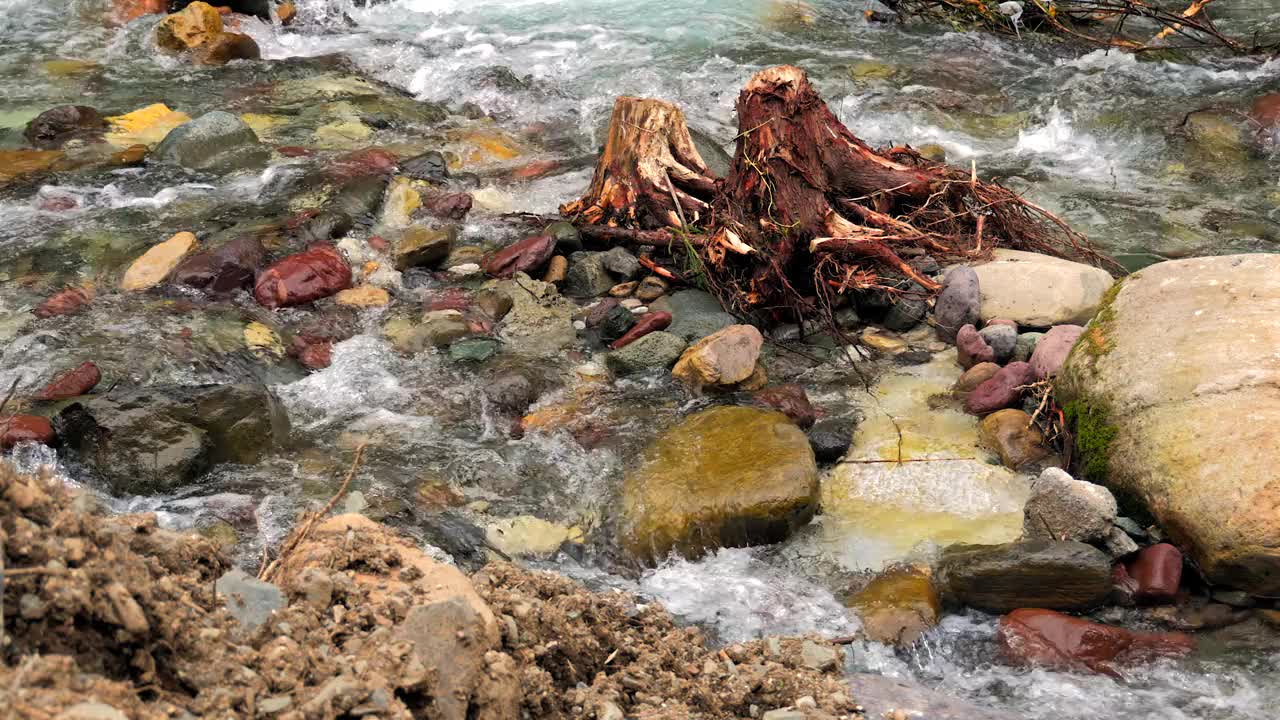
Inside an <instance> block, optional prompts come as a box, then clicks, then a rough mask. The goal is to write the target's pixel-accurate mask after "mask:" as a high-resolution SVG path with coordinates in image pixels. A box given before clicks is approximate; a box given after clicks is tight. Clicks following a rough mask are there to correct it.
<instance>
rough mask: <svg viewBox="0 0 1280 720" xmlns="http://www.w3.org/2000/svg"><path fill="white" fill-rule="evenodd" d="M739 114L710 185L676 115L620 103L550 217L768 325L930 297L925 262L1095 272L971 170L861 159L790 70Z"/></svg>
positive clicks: (755, 90) (915, 158) (748, 93)
mask: <svg viewBox="0 0 1280 720" xmlns="http://www.w3.org/2000/svg"><path fill="white" fill-rule="evenodd" d="M737 110H738V124H739V129H740V132H739V134H738V137H737V149H736V153H735V155H734V158H733V164H732V166H731V169H730V172H729V175H728V177H726V178H715V177H712V176H711V175H710V173H709V171H708V170H707V168H706V164H705V163H704V162H703V161H702V158H701V157H700V156H699V155H698V151H697V150H696V149H695V148H694V146H693V143H692V141H691V140H690V139H689V136H688V129H687V128H686V126H685V121H684V115H683V113H681V112H680V110H679V109H678V108H676V107H675V106H673V105H670V104H669V103H665V102H661V101H658V100H648V99H640V98H632V97H622V98H619V99H618V101H617V104H616V105H615V107H614V112H613V119H612V121H611V125H610V130H609V138H608V141H607V143H606V145H605V147H604V151H603V153H602V154H601V156H600V160H599V163H598V164H597V166H596V170H595V176H594V177H593V179H592V182H591V186H590V187H589V188H588V190H587V192H586V194H584V195H583V196H582V197H581V198H580V199H578V200H575V201H573V202H571V203H568V204H566V205H564V206H563V207H562V208H561V213H562V214H563V215H565V216H567V217H569V218H570V219H572V220H573V221H574V222H575V224H577V225H578V226H579V227H580V229H581V230H582V232H583V234H584V235H587V236H589V237H592V238H595V239H596V240H597V241H602V242H604V243H606V244H629V245H651V246H657V247H659V248H660V249H661V250H662V251H665V252H667V253H670V254H671V255H673V256H674V257H675V258H676V259H677V260H679V261H680V263H681V265H682V266H683V267H684V268H686V271H685V272H684V273H683V274H684V275H693V276H696V277H698V278H699V279H700V280H701V281H702V283H703V284H705V286H706V287H707V289H709V290H711V291H712V292H714V293H715V294H716V295H718V296H719V297H720V299H721V300H722V301H723V302H724V303H725V304H726V305H727V306H728V307H730V308H731V309H733V310H735V311H738V312H740V313H742V314H750V315H756V316H762V317H761V319H764V320H782V319H784V318H785V319H788V320H796V319H799V318H801V317H806V316H824V315H825V316H826V317H830V311H831V309H832V308H833V307H835V306H836V305H839V304H840V303H841V302H843V301H844V299H842V297H841V296H842V295H846V294H848V293H852V292H857V291H866V290H872V289H878V290H887V291H889V292H894V293H898V292H902V291H903V288H904V287H910V286H911V283H914V284H915V285H918V286H919V288H916V289H914V290H913V292H925V293H931V292H933V291H935V290H937V289H938V284H937V283H936V282H935V281H934V280H933V279H932V278H930V277H929V276H928V275H925V274H923V273H921V272H919V271H918V270H917V269H916V268H915V266H913V265H912V263H911V262H910V261H909V258H910V257H912V256H914V255H919V254H924V253H928V254H930V255H932V256H933V257H934V258H936V259H938V260H961V259H975V258H979V257H982V256H984V255H986V254H987V253H989V251H990V250H991V249H993V248H995V247H1010V248H1017V249H1025V250H1033V251H1038V252H1045V253H1051V254H1056V255H1061V256H1067V257H1074V258H1077V259H1084V260H1088V261H1094V262H1096V263H1099V264H1101V263H1104V262H1105V259H1104V258H1102V256H1100V255H1098V254H1097V253H1095V252H1094V251H1093V250H1092V248H1091V247H1090V245H1089V243H1088V240H1087V239H1086V238H1085V237H1084V236H1082V235H1081V234H1079V233H1077V232H1075V231H1073V230H1072V229H1071V228H1070V227H1068V226H1067V225H1066V223H1064V222H1062V221H1061V220H1060V219H1058V218H1057V217H1055V216H1053V215H1052V214H1051V213H1049V212H1048V211H1046V210H1044V209H1043V208H1040V207H1038V206H1036V205H1034V204H1032V203H1031V202H1028V201H1027V200H1025V199H1023V198H1021V197H1020V196H1018V195H1017V194H1016V193H1014V192H1012V191H1010V190H1008V189H1006V188H1004V187H1001V186H1000V185H998V184H994V183H986V182H980V181H979V180H978V179H977V177H976V172H975V171H974V170H973V168H970V169H968V170H965V169H960V168H955V167H951V166H948V165H945V164H942V163H936V162H931V161H929V160H926V159H924V158H923V157H921V156H920V155H919V154H918V153H916V152H915V151H914V150H912V149H911V148H910V147H894V148H889V149H886V150H875V149H873V148H871V147H870V146H868V145H867V144H866V143H865V142H863V141H862V140H860V139H859V138H858V137H857V136H855V135H854V134H853V133H852V132H850V131H849V129H848V128H846V127H845V126H844V125H842V124H841V123H840V121H839V120H838V119H837V118H836V116H835V114H834V113H832V112H831V110H830V109H829V108H828V107H827V105H826V103H825V102H823V100H822V98H821V97H820V96H819V95H818V93H817V91H816V90H815V89H814V87H813V85H812V84H811V83H810V82H809V79H808V78H807V77H806V76H805V73H804V72H803V71H802V70H800V69H799V68H796V67H792V66H779V67H773V68H769V69H766V70H763V71H761V72H759V73H757V74H756V75H755V76H754V77H753V78H751V80H750V81H749V82H748V83H747V85H746V87H745V88H744V89H743V91H742V93H741V94H740V95H739V97H738V102H737ZM908 281H910V282H908Z"/></svg>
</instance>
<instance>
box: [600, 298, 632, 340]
mask: <svg viewBox="0 0 1280 720" xmlns="http://www.w3.org/2000/svg"><path fill="white" fill-rule="evenodd" d="M610 300H612V301H613V304H611V305H609V309H608V310H606V311H605V313H604V316H603V317H602V318H600V321H599V323H598V324H597V326H598V327H599V328H600V337H602V338H604V339H605V340H606V341H609V342H611V343H612V342H617V341H618V340H620V339H622V338H624V337H626V335H627V333H629V332H631V328H633V327H635V325H636V323H637V322H639V319H638V318H637V317H636V314H635V313H633V312H631V311H630V310H628V309H627V308H625V307H623V306H622V305H621V303H619V302H618V300H617V299H616V298H610ZM635 339H636V338H633V340H635Z"/></svg>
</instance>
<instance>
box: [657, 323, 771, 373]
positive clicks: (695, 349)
mask: <svg viewBox="0 0 1280 720" xmlns="http://www.w3.org/2000/svg"><path fill="white" fill-rule="evenodd" d="M763 345H764V336H763V335H761V334H760V330H759V329H757V328H756V327H754V326H752V325H730V326H729V327H727V328H725V329H723V330H719V331H717V332H715V333H712V334H711V335H708V336H707V337H705V338H703V339H701V340H699V341H698V342H696V343H694V344H693V345H690V346H689V348H688V349H687V350H685V351H684V354H683V355H681V356H680V361H679V362H677V363H676V366H675V368H674V369H672V371H671V374H672V375H674V376H675V377H676V378H678V379H679V380H681V381H683V382H684V383H685V384H687V385H689V386H691V387H693V388H697V389H700V388H703V387H707V386H713V387H727V386H730V385H736V384H737V383H740V382H742V381H744V380H746V379H747V378H749V377H751V375H752V373H754V372H755V370H756V362H757V361H758V360H759V359H760V348H761V347H762V346H763Z"/></svg>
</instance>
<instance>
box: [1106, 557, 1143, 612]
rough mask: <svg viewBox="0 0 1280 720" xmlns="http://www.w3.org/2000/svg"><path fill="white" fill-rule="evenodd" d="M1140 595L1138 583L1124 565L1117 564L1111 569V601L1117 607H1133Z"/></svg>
mask: <svg viewBox="0 0 1280 720" xmlns="http://www.w3.org/2000/svg"><path fill="white" fill-rule="evenodd" d="M1137 595H1138V581H1137V580H1134V579H1133V576H1131V575H1129V570H1128V569H1126V568H1125V566H1124V563H1119V562H1118V563H1116V564H1115V565H1114V566H1112V568H1111V601H1112V602H1114V603H1115V604H1116V605H1123V606H1125V607H1131V606H1132V605H1134V603H1135V600H1136V599H1137Z"/></svg>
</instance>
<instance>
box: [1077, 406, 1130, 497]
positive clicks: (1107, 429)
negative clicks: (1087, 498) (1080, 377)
mask: <svg viewBox="0 0 1280 720" xmlns="http://www.w3.org/2000/svg"><path fill="white" fill-rule="evenodd" d="M1064 412H1065V414H1066V417H1067V424H1068V425H1069V426H1070V427H1071V429H1072V432H1073V433H1074V435H1075V445H1076V450H1077V451H1079V453H1080V459H1081V462H1082V464H1083V470H1084V476H1085V478H1086V479H1088V480H1090V481H1092V482H1096V483H1101V482H1103V481H1104V480H1105V479H1106V477H1107V464H1108V461H1109V460H1110V451H1111V443H1113V442H1115V439H1116V434H1117V432H1118V431H1117V429H1116V427H1115V426H1114V425H1112V424H1110V423H1109V422H1108V417H1107V415H1108V413H1107V411H1106V409H1105V408H1103V407H1102V406H1101V405H1100V404H1098V403H1094V402H1090V401H1087V400H1072V401H1071V402H1069V403H1067V406H1066V408H1064Z"/></svg>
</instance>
